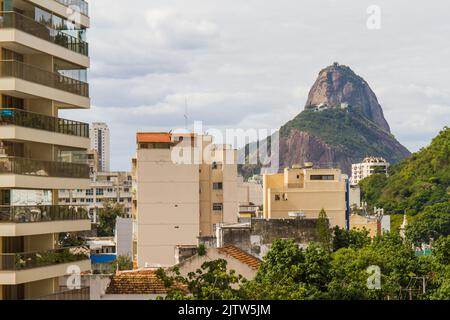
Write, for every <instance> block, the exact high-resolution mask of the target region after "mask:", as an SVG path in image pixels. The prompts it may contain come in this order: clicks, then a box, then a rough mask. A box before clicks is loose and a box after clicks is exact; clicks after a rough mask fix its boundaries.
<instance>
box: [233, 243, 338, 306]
mask: <svg viewBox="0 0 450 320" xmlns="http://www.w3.org/2000/svg"><path fill="white" fill-rule="evenodd" d="M329 267H330V255H329V253H328V251H327V250H325V249H324V248H323V247H322V246H320V245H317V244H315V243H311V244H310V245H309V246H308V248H307V249H306V250H303V249H300V248H299V247H298V245H297V244H296V243H295V242H294V241H293V240H275V241H274V242H273V243H272V246H271V248H270V250H269V252H268V253H267V255H266V256H265V257H264V259H263V262H262V264H261V266H260V268H259V270H258V273H257V274H256V277H255V279H253V280H251V281H248V282H246V283H244V284H243V286H242V289H241V296H242V297H243V298H245V299H254V300H261V299H263V300H267V299H268V300H304V299H321V298H324V297H325V295H324V293H325V290H326V287H327V283H328V281H329Z"/></svg>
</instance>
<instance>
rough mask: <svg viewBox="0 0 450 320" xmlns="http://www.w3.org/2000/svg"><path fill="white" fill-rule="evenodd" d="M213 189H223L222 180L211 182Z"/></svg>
mask: <svg viewBox="0 0 450 320" xmlns="http://www.w3.org/2000/svg"><path fill="white" fill-rule="evenodd" d="M213 189H214V190H222V189H223V183H222V182H214V183H213Z"/></svg>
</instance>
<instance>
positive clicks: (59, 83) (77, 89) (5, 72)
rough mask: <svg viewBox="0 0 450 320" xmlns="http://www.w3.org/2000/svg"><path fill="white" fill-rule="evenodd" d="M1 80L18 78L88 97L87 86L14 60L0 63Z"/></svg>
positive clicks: (84, 83)
mask: <svg viewBox="0 0 450 320" xmlns="http://www.w3.org/2000/svg"><path fill="white" fill-rule="evenodd" d="M0 77H1V78H11V77H12V78H19V79H22V80H25V81H29V82H33V83H37V84H41V85H44V86H47V87H51V88H55V89H59V90H62V91H66V92H69V93H73V94H76V95H79V96H83V97H89V84H87V83H86V82H83V81H80V80H76V79H73V78H69V77H66V76H63V75H61V74H59V73H57V72H50V71H47V70H43V69H41V68H38V67H35V66H32V65H30V64H26V63H23V62H19V61H15V60H1V61H0Z"/></svg>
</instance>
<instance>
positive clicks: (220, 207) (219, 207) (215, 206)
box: [213, 203, 223, 211]
mask: <svg viewBox="0 0 450 320" xmlns="http://www.w3.org/2000/svg"><path fill="white" fill-rule="evenodd" d="M213 211H223V203H213Z"/></svg>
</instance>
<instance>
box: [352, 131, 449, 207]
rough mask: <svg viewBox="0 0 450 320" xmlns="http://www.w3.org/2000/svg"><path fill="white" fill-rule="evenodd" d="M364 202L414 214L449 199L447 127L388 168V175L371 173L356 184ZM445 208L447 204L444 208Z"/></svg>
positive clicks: (446, 201)
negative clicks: (417, 149)
mask: <svg viewBox="0 0 450 320" xmlns="http://www.w3.org/2000/svg"><path fill="white" fill-rule="evenodd" d="M360 185H361V191H362V196H363V199H364V201H367V203H368V205H369V207H373V206H377V207H382V208H384V209H385V212H387V213H403V212H404V211H405V210H406V213H407V214H410V215H416V214H418V213H420V212H422V211H424V209H425V208H426V207H427V206H431V205H434V204H437V203H447V204H448V202H449V201H450V128H444V130H442V131H441V132H440V133H439V135H438V136H437V137H436V138H434V139H433V141H432V143H431V144H430V145H429V146H428V147H426V148H423V149H422V150H420V151H419V152H416V153H414V154H412V155H411V156H410V157H408V158H406V159H405V160H403V161H402V162H400V163H398V164H397V165H394V166H392V167H391V169H390V172H389V177H385V176H384V175H381V174H374V175H372V176H370V177H368V178H366V179H364V180H363V181H361V183H360ZM447 208H448V207H447Z"/></svg>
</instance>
